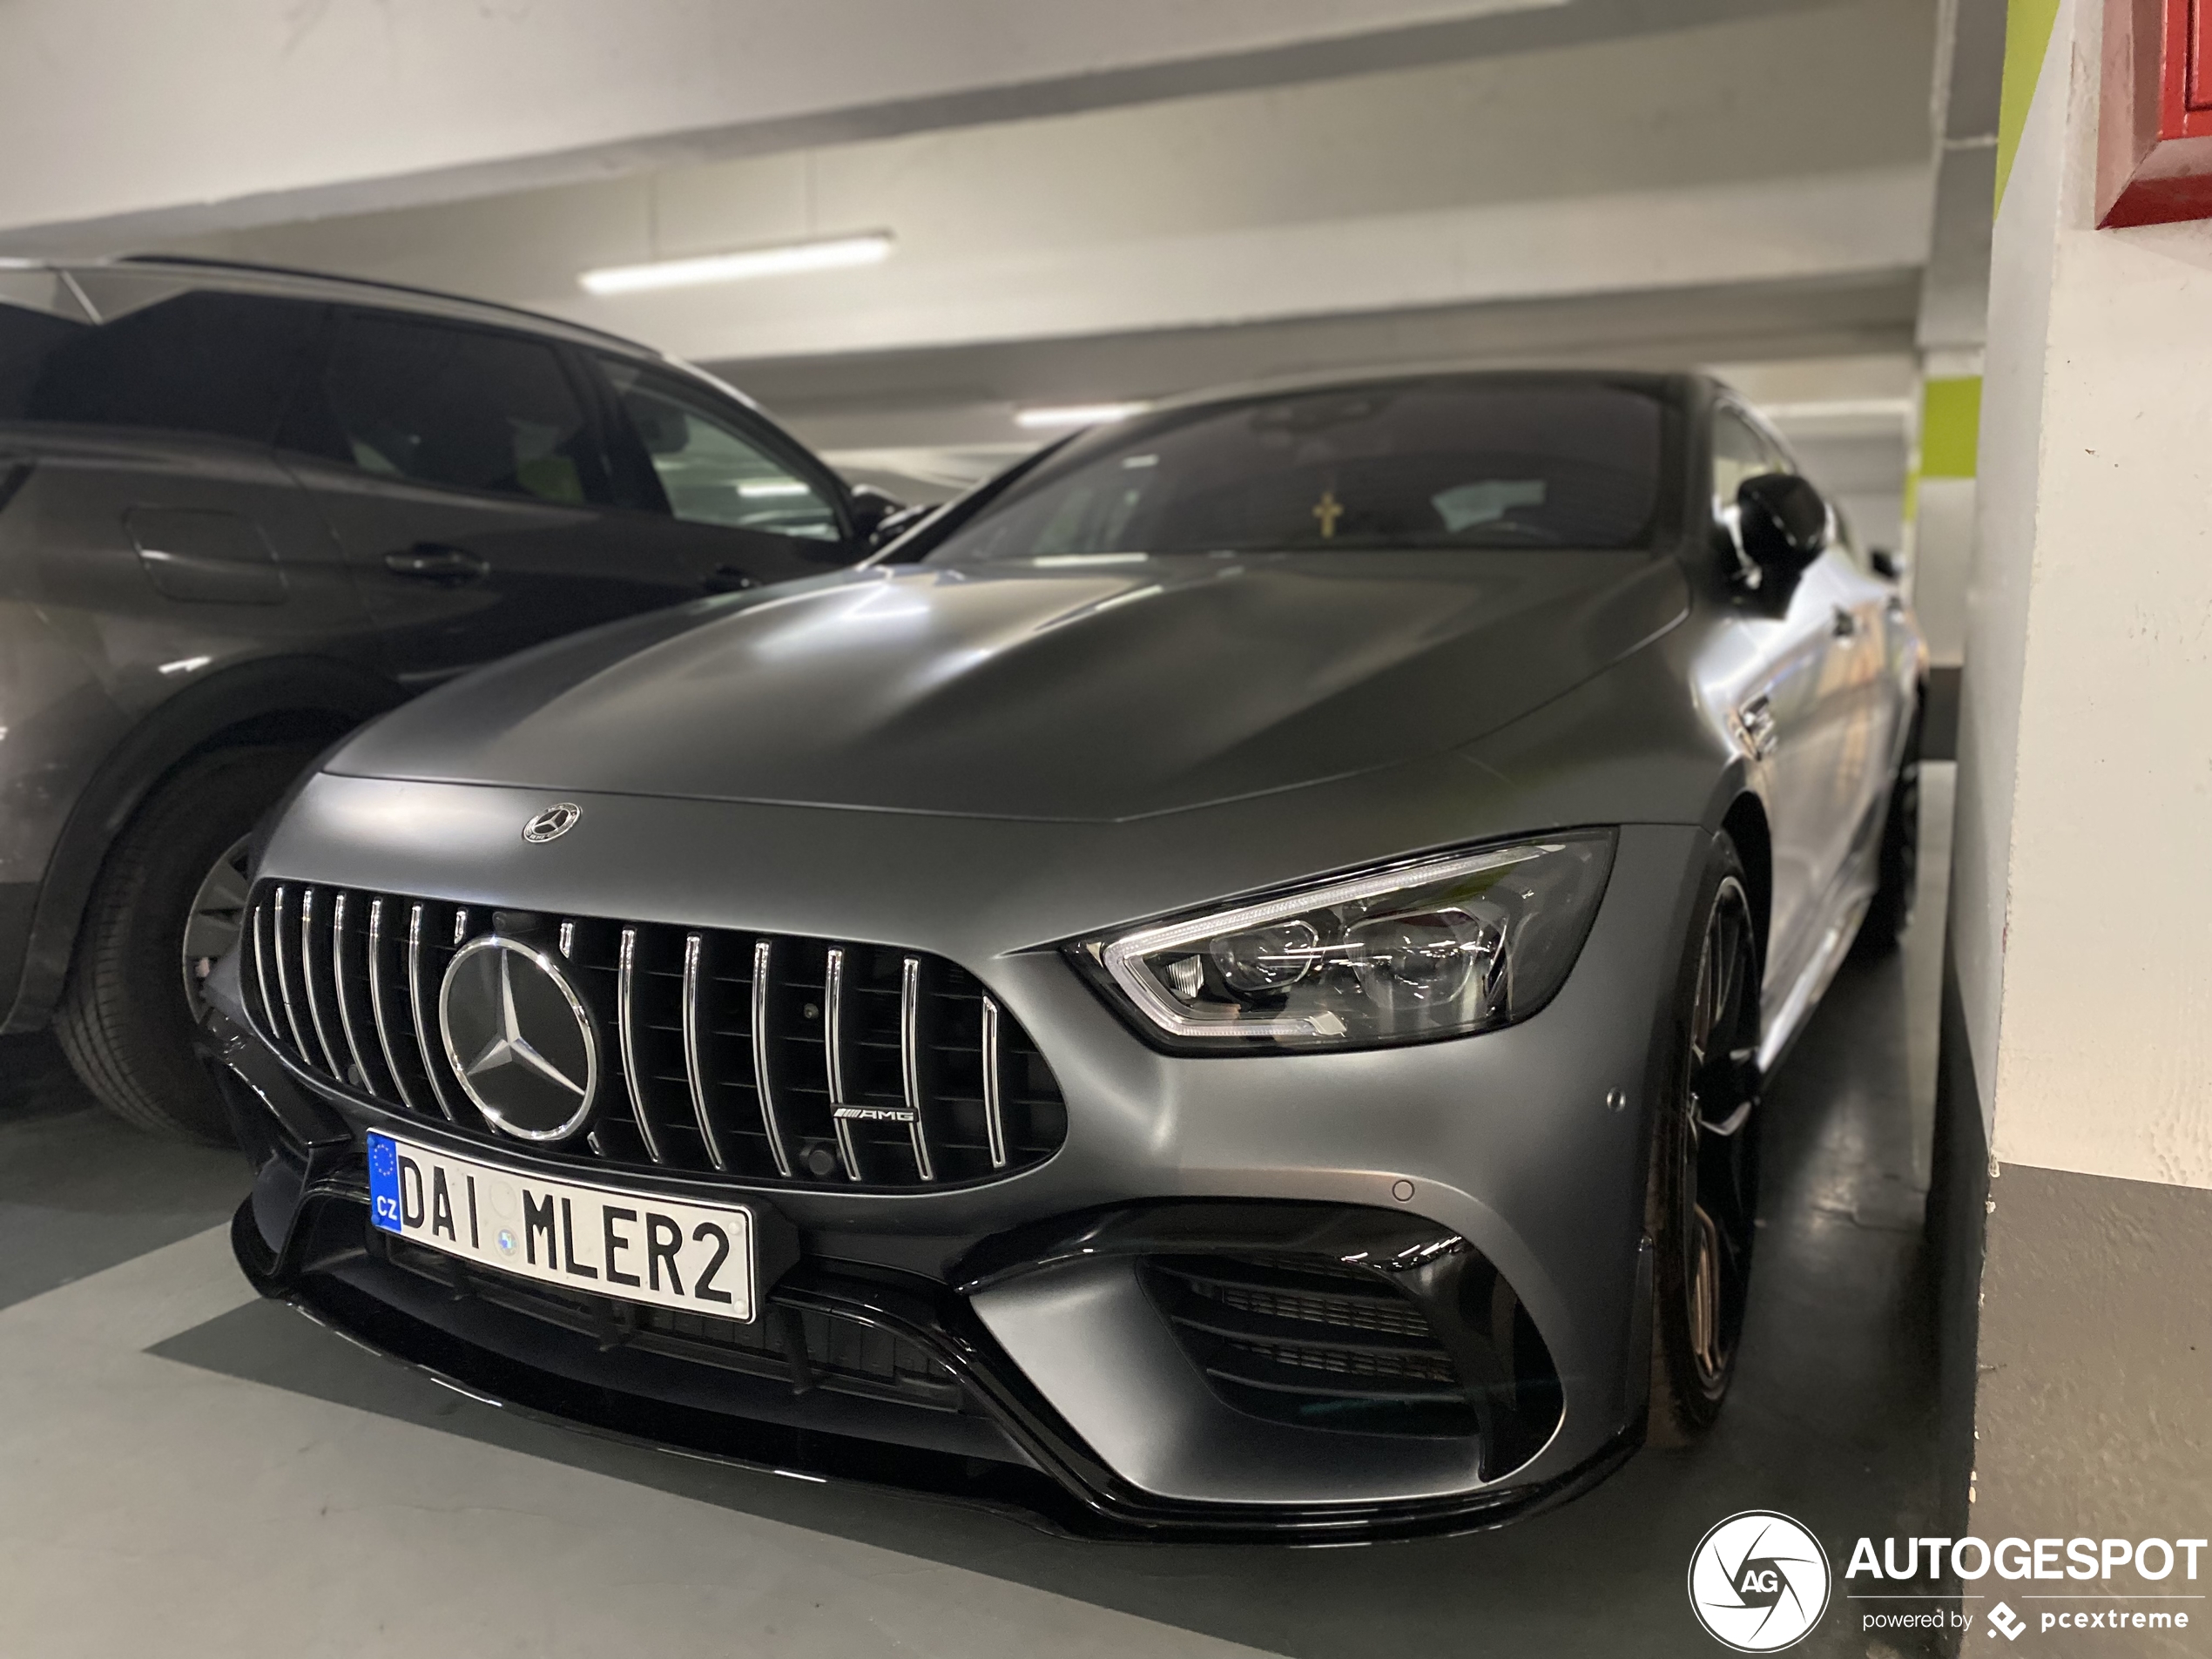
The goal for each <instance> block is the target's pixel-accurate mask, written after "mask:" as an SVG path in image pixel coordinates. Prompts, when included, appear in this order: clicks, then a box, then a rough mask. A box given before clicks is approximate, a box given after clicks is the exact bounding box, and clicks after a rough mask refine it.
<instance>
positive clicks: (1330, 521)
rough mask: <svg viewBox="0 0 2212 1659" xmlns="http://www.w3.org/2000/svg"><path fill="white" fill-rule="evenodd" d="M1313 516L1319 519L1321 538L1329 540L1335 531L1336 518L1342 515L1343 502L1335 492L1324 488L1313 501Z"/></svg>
mask: <svg viewBox="0 0 2212 1659" xmlns="http://www.w3.org/2000/svg"><path fill="white" fill-rule="evenodd" d="M1313 516H1314V517H1316V518H1318V519H1319V520H1320V521H1321V539H1322V540H1323V541H1327V540H1329V539H1330V538H1331V537H1332V536H1334V535H1335V534H1336V533H1337V520H1339V519H1340V518H1342V517H1343V516H1344V503H1343V502H1340V501H1339V500H1338V499H1337V492H1336V491H1335V490H1333V489H1325V490H1323V491H1322V492H1321V499H1320V500H1319V501H1317V502H1314V503H1313Z"/></svg>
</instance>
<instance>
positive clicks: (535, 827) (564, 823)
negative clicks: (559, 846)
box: [523, 800, 583, 843]
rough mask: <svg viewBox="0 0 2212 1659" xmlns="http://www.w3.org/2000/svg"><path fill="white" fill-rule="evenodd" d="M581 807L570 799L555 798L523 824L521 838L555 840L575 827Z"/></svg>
mask: <svg viewBox="0 0 2212 1659" xmlns="http://www.w3.org/2000/svg"><path fill="white" fill-rule="evenodd" d="M582 817H583V807H581V806H577V804H576V803H575V802H574V801H572V800H556V801H555V802H554V803H553V805H551V806H549V807H547V808H546V809H545V810H544V811H543V812H542V813H539V814H538V815H537V816H536V818H533V819H530V821H529V823H527V824H525V825H523V840H526V841H529V842H533V843H535V842H538V841H556V840H559V839H560V838H561V837H562V836H563V835H566V834H567V833H569V832H570V830H572V829H574V828H575V827H576V821H577V819H579V818H582Z"/></svg>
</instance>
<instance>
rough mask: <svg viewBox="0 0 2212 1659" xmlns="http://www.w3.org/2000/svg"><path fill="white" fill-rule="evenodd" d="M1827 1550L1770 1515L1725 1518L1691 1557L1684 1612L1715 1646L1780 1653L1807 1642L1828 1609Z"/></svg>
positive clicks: (1802, 1531)
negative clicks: (1686, 1605)
mask: <svg viewBox="0 0 2212 1659" xmlns="http://www.w3.org/2000/svg"><path fill="white" fill-rule="evenodd" d="M1829 1576H1830V1575H1829V1568H1828V1552H1827V1551H1826V1550H1824V1549H1823V1548H1821V1547H1820V1541H1819V1540H1818V1539H1817V1538H1815V1537H1814V1536H1813V1535H1812V1534H1811V1532H1809V1531H1807V1530H1806V1529H1805V1528H1804V1527H1802V1526H1800V1525H1798V1524H1797V1522H1796V1521H1792V1520H1791V1519H1790V1517H1789V1516H1787V1515H1784V1514H1776V1513H1775V1512H1774V1511H1773V1510H1771V1509H1746V1510H1744V1511H1743V1513H1742V1514H1734V1515H1730V1517H1729V1518H1728V1519H1727V1520H1726V1521H1722V1522H1721V1523H1720V1524H1719V1525H1718V1526H1716V1527H1714V1528H1713V1529H1712V1530H1711V1531H1710V1532H1709V1533H1707V1534H1705V1535H1704V1537H1703V1538H1701V1539H1699V1540H1698V1541H1697V1548H1696V1549H1695V1550H1694V1551H1692V1552H1691V1554H1690V1557H1689V1607H1690V1611H1691V1612H1693V1613H1695V1614H1696V1615H1697V1622H1698V1623H1700V1624H1702V1625H1703V1626H1704V1627H1705V1630H1706V1634H1708V1635H1710V1636H1711V1637H1712V1638H1713V1640H1715V1641H1716V1642H1721V1643H1722V1644H1723V1645H1724V1646H1727V1647H1730V1648H1733V1649H1736V1650H1737V1652H1738V1653H1779V1652H1780V1651H1781V1650H1782V1649H1784V1648H1789V1647H1794V1646H1796V1645H1797V1643H1798V1642H1802V1641H1804V1638H1805V1636H1806V1635H1807V1634H1808V1633H1810V1632H1811V1629H1812V1627H1813V1626H1814V1625H1816V1624H1817V1623H1819V1622H1820V1615H1822V1614H1823V1613H1824V1612H1825V1611H1827V1608H1828V1587H1829Z"/></svg>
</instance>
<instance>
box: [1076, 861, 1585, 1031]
mask: <svg viewBox="0 0 2212 1659" xmlns="http://www.w3.org/2000/svg"><path fill="white" fill-rule="evenodd" d="M1612 867H1613V832H1612V831H1610V830H1575V831H1570V832H1568V833H1562V834H1557V835H1546V836H1541V837H1535V838H1532V839H1530V840H1525V841H1518V842H1514V843H1512V844H1510V845H1503V846H1486V847H1480V848H1476V849H1474V850H1472V851H1468V852H1460V853H1446V854H1443V855H1441V856H1440V857H1434V858H1425V859H1418V860H1410V861H1408V862H1406V863H1403V864H1394V865H1391V866H1388V867H1386V868H1383V869H1379V870H1373V871H1370V872H1368V873H1365V874H1360V875H1353V876H1345V877H1339V878H1336V879H1334V880H1327V881H1323V882H1318V883H1316V884H1313V885H1312V886H1308V887H1299V888H1296V889H1293V890H1291V891H1290V892H1287V893H1283V894H1276V895H1273V896H1271V897H1266V898H1262V899H1258V900H1252V901H1251V902H1248V903H1244V904H1238V905H1234V906H1231V907H1225V908H1223V909H1218V910H1212V911H1208V912H1205V913H1204V914H1198V915H1194V916H1186V917H1182V918H1179V919H1177V920H1174V921H1163V922H1157V923H1153V924H1151V925H1149V926H1147V927H1140V928H1137V929H1136V931H1134V932H1131V933H1127V934H1121V935H1119V936H1118V937H1114V938H1100V939H1089V940H1084V941H1082V942H1081V943H1079V944H1077V945H1075V946H1073V947H1071V948H1070V949H1071V952H1072V954H1074V956H1075V958H1076V961H1077V962H1078V964H1079V965H1081V966H1082V967H1083V968H1085V969H1086V971H1087V972H1089V974H1090V975H1091V977H1092V978H1093V979H1094V980H1098V979H1103V981H1105V982H1106V984H1107V985H1108V986H1109V987H1110V994H1112V995H1115V997H1116V1000H1117V1001H1121V1002H1123V1004H1124V1006H1125V1007H1126V1008H1129V1009H1130V1010H1131V1011H1133V1012H1134V1013H1135V1014H1136V1015H1138V1016H1140V1020H1141V1023H1142V1025H1143V1026H1144V1027H1149V1028H1151V1030H1152V1031H1153V1032H1155V1033H1157V1036H1158V1037H1159V1038H1162V1039H1165V1040H1166V1044H1167V1046H1169V1047H1173V1048H1183V1049H1202V1050H1204V1049H1215V1050H1217V1049H1224V1048H1234V1047H1240V1046H1242V1047H1250V1046H1253V1045H1256V1044H1257V1045H1263V1046H1277V1047H1285V1048H1298V1049H1352V1048H1372V1047H1373V1046H1375V1045H1377V1044H1380V1043H1389V1042H1421V1041H1424V1040H1426V1039H1430V1038H1435V1037H1447V1036H1458V1035H1462V1034H1464V1033H1467V1032H1472V1031H1487V1030H1490V1029H1493V1028H1496V1027H1498V1026H1502V1025H1510V1024H1512V1023H1513V1022H1514V1021H1516V1020H1525V1019H1527V1017H1528V1016H1529V1015H1532V1014H1534V1013H1535V1012H1536V1011H1537V1010H1538V1009H1539V1008H1542V1007H1543V1006H1544V1004H1545V1003H1546V1002H1548V1001H1550V1000H1551V998H1552V995H1553V993H1554V992H1555V991H1557V990H1558V989H1559V988H1560V986H1561V983H1563V982H1564V981H1565V980H1566V978H1567V972H1568V969H1569V968H1572V967H1574V965H1575V957H1576V955H1578V954H1580V953H1581V948H1582V941H1583V940H1584V938H1585V937H1587V936H1588V933H1589V930H1590V922H1591V921H1592V919H1593V918H1594V917H1595V915H1596V914H1597V902H1598V900H1599V898H1600V896H1601V895H1602V894H1603V893H1604V891H1605V880H1606V876H1607V875H1608V873H1609V872H1610V871H1611V869H1612Z"/></svg>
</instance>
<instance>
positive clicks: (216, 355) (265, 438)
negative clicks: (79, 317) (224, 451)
mask: <svg viewBox="0 0 2212 1659" xmlns="http://www.w3.org/2000/svg"><path fill="white" fill-rule="evenodd" d="M326 314H327V307H324V306H321V305H320V304H316V303H314V302H313V301H308V300H283V299H275V298H271V297H268V296H265V295H260V294H243V293H221V292H212V291H203V292H187V293H179V294H175V295H172V296H171V297H170V298H168V299H165V300H158V301H157V302H156V303H154V304H152V305H149V306H146V307H144V308H142V309H140V310H137V311H132V312H131V313H129V314H126V315H124V316H120V317H117V318H115V319H113V320H111V321H109V322H105V323H103V324H100V325H99V326H98V327H92V326H90V325H87V324H83V323H76V322H67V321H64V320H61V319H59V318H55V317H47V316H38V315H31V314H25V316H24V319H22V320H20V321H19V322H18V325H17V327H16V328H14V329H12V330H10V333H9V336H8V338H9V341H10V344H11V345H13V346H14V347H15V349H14V350H12V351H11V352H10V354H9V356H10V361H8V363H7V364H6V365H5V372H4V374H0V398H3V399H4V401H5V402H6V404H8V405H9V406H10V407H9V408H4V409H0V418H10V417H12V418H17V419H24V420H30V421H65V422H70V423H72V424H78V425H86V426H120V427H155V428H164V429H166V430H169V431H172V432H197V433H206V434H211V435H215V436H218V437H226V438H241V439H244V440H246V441H247V442H253V443H267V442H270V441H271V440H272V439H273V437H274V436H275V435H276V429H277V423H278V421H280V420H281V419H282V418H283V415H284V409H285V405H286V403H287V401H288V400H289V399H290V397H291V395H292V393H293V388H294V387H296V386H297V385H298V384H299V382H300V379H301V377H302V375H303V374H305V373H306V371H307V366H308V363H309V361H310V360H311V358H312V355H313V353H314V344H315V341H316V340H317V339H318V338H319V336H320V333H321V329H322V325H323V320H324V318H325V316H326ZM24 322H27V323H28V324H30V325H31V328H30V330H26V329H25V328H24V327H23V326H22V325H23V323H24Z"/></svg>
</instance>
